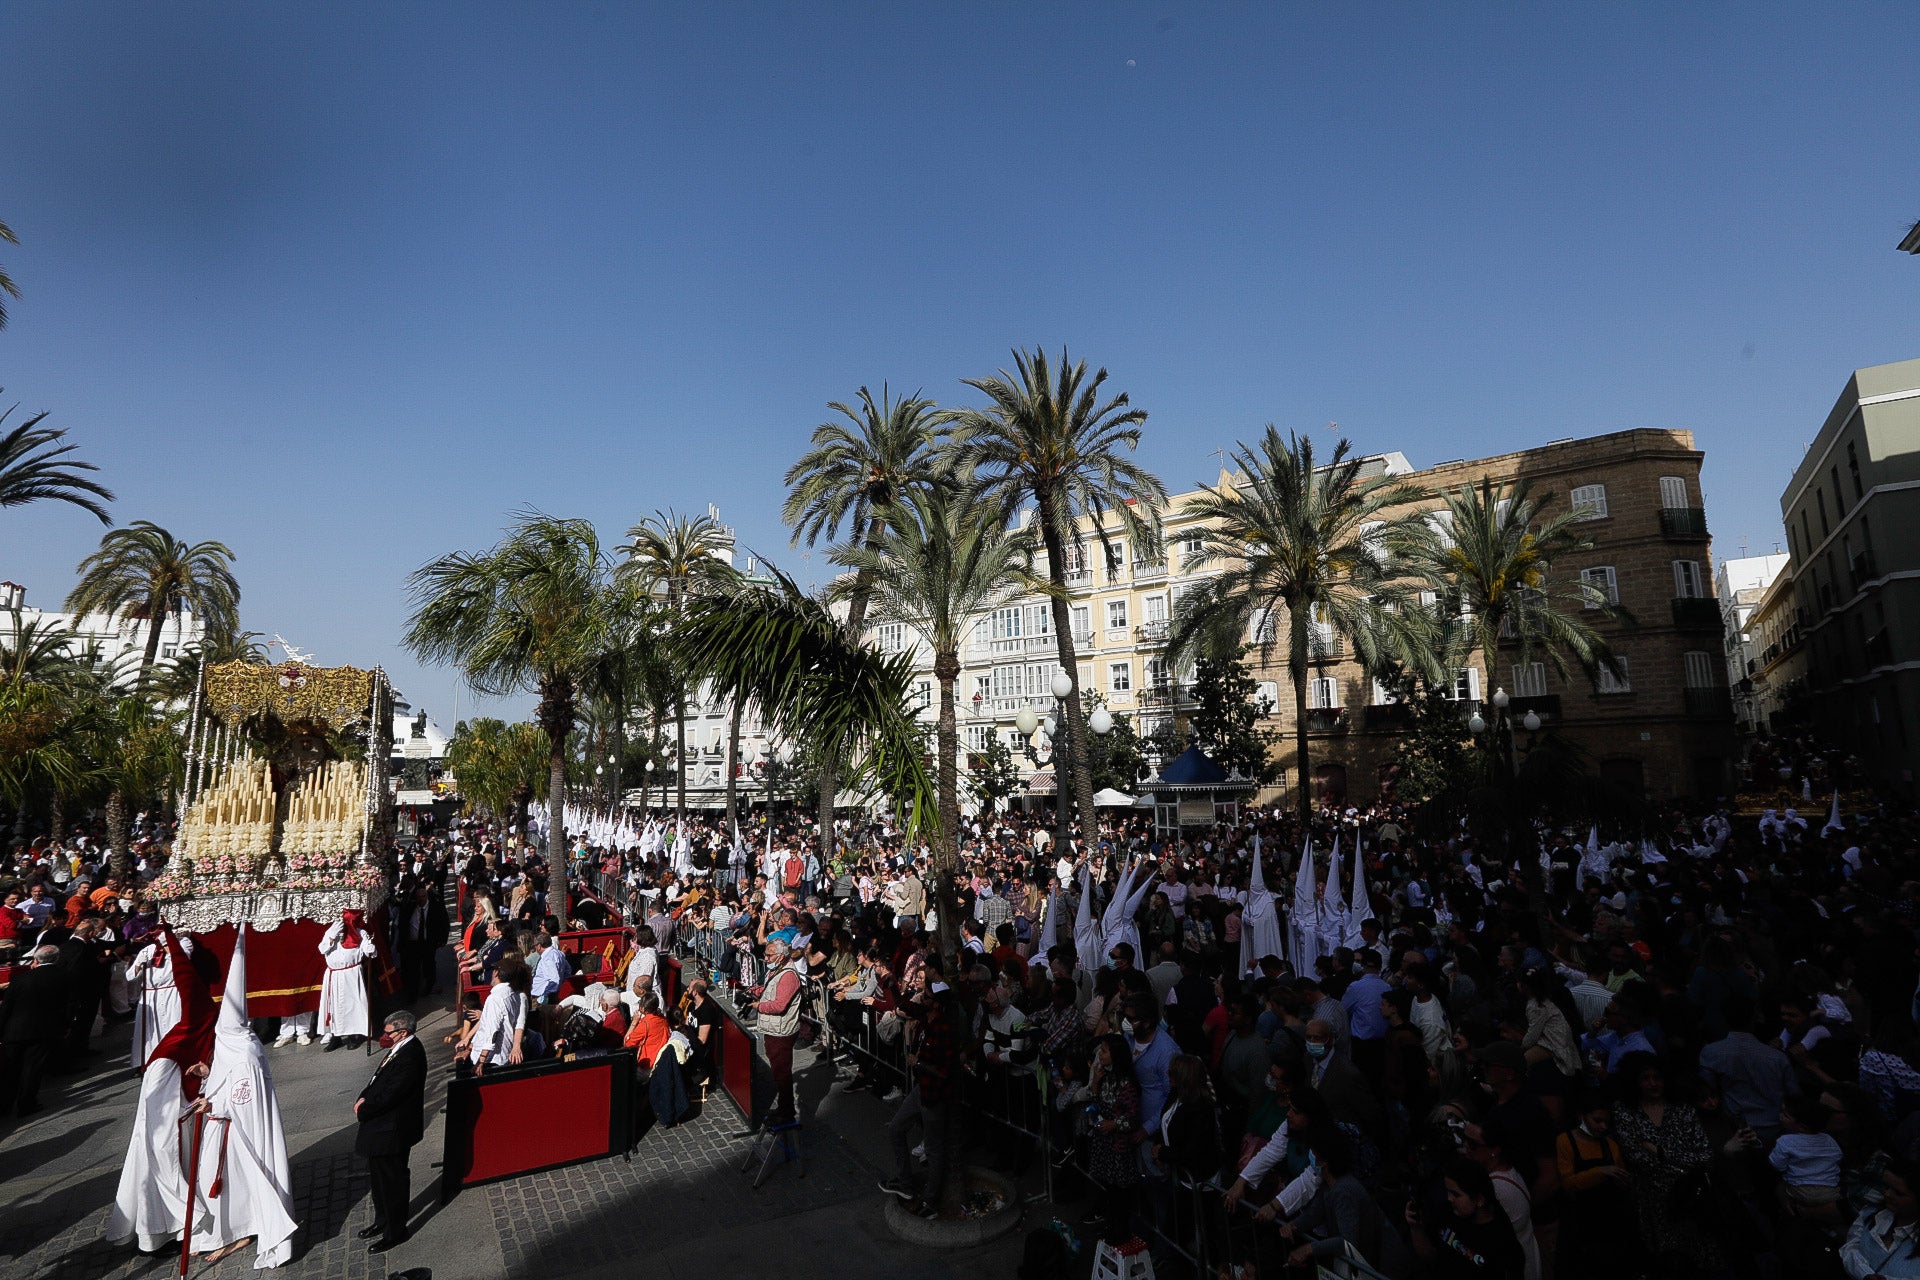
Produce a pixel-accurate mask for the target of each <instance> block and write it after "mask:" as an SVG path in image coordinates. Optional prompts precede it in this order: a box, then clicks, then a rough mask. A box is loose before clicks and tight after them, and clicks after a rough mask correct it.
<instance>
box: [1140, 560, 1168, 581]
mask: <svg viewBox="0 0 1920 1280" xmlns="http://www.w3.org/2000/svg"><path fill="white" fill-rule="evenodd" d="M1166 576H1167V562H1166V561H1165V560H1135V561H1134V562H1133V580H1134V581H1135V582H1153V581H1156V580H1158V579H1161V578H1164V577H1166Z"/></svg>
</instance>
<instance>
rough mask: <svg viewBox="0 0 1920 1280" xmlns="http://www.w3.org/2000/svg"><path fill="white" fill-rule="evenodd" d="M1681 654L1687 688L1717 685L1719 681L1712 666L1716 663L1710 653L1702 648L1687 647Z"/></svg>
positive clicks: (1708, 687) (1703, 687)
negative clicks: (1684, 665) (1684, 666)
mask: <svg viewBox="0 0 1920 1280" xmlns="http://www.w3.org/2000/svg"><path fill="white" fill-rule="evenodd" d="M1681 656H1682V661H1683V662H1684V663H1685V664H1686V672H1687V688H1689V689H1712V688H1716V687H1718V686H1719V684H1720V681H1719V680H1718V679H1716V678H1715V676H1714V667H1715V666H1717V665H1718V664H1717V663H1715V662H1714V660H1713V655H1712V654H1711V653H1708V652H1707V651H1706V650H1704V649H1689V650H1687V652H1686V653H1685V654H1683V655H1681Z"/></svg>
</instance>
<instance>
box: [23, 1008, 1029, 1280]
mask: <svg viewBox="0 0 1920 1280" xmlns="http://www.w3.org/2000/svg"><path fill="white" fill-rule="evenodd" d="M445 1023H446V1014H445V1013H444V1012H443V1011H442V1012H434V1013H430V1014H427V1013H423V1021H422V1038H423V1039H425V1040H426V1041H427V1043H428V1044H429V1045H433V1044H435V1043H436V1042H437V1040H438V1038H439V1032H440V1031H441V1030H443V1029H444V1025H445ZM99 1043H101V1044H102V1045H103V1046H105V1045H108V1043H109V1041H108V1039H107V1038H106V1037H105V1036H104V1035H103V1036H102V1038H101V1039H100V1041H99ZM269 1060H270V1062H271V1063H272V1065H273V1071H274V1079H275V1085H276V1088H277V1091H278V1093H279V1096H280V1105H281V1114H282V1119H283V1123H284V1124H285V1126H286V1129H287V1143H288V1149H289V1151H290V1152H291V1165H292V1170H293V1180H294V1198H295V1201H296V1208H295V1216H296V1218H297V1219H298V1220H299V1222H300V1233H299V1235H298V1236H297V1237H296V1238H295V1257H294V1260H293V1262H292V1263H291V1264H289V1265H288V1266H287V1267H285V1268H283V1269H281V1270H280V1271H277V1272H275V1273H273V1274H274V1275H276V1276H284V1277H300V1278H302V1280H362V1278H363V1277H364V1278H367V1280H378V1278H379V1277H384V1276H388V1275H395V1274H398V1273H402V1272H405V1271H408V1270H409V1269H422V1270H426V1271H429V1272H430V1273H431V1275H432V1276H433V1277H434V1280H495V1278H497V1277H503V1276H505V1277H520V1276H527V1277H539V1278H540V1280H601V1278H602V1277H605V1278H606V1280H612V1278H613V1277H615V1276H618V1277H621V1280H628V1278H629V1277H631V1276H632V1275H633V1274H635V1270H636V1268H637V1267H644V1269H645V1274H646V1275H647V1276H648V1277H649V1280H681V1278H686V1280H693V1278H695V1277H698V1278H700V1280H706V1278H707V1277H710V1276H713V1275H738V1276H748V1277H754V1276H760V1275H767V1274H775V1273H778V1274H780V1275H782V1276H783V1277H787V1280H809V1278H810V1277H814V1276H820V1277H826V1276H829V1275H830V1276H833V1277H835V1278H836V1280H843V1278H844V1277H849V1276H852V1277H861V1276H867V1275H887V1276H889V1277H891V1278H892V1280H957V1278H958V1277H968V1278H969V1280H972V1278H973V1277H996V1276H1008V1275H1011V1274H1012V1273H1013V1267H1014V1260H1015V1259H1017V1257H1018V1255H1019V1247H1018V1239H1019V1236H1018V1234H1017V1233H1016V1234H1015V1235H1014V1236H1012V1237H1008V1238H1006V1239H1003V1240H1002V1241H1001V1242H999V1243H997V1244H995V1245H989V1246H985V1247H983V1248H982V1249H977V1250H972V1251H965V1252H960V1253H953V1254H940V1253H934V1252H930V1251H927V1250H924V1249H917V1248H914V1247H911V1246H908V1245H906V1244H903V1243H902V1242H901V1241H899V1240H898V1239H897V1238H895V1237H894V1236H892V1235H891V1233H890V1232H888V1230H887V1228H886V1226H885V1221H884V1215H883V1205H884V1197H882V1196H881V1195H880V1194H879V1193H878V1192H877V1190H876V1189H875V1186H874V1184H875V1182H876V1181H877V1180H878V1179H879V1178H880V1177H881V1176H882V1170H881V1168H880V1167H879V1166H880V1165H882V1164H884V1163H885V1162H886V1160H887V1158H888V1157H887V1156H886V1154H885V1152H886V1137H885V1124H886V1119H887V1117H888V1115H890V1114H891V1111H892V1108H891V1107H889V1106H885V1105H883V1104H880V1103H878V1102H876V1101H875V1100H874V1099H873V1098H872V1097H871V1096H869V1095H857V1096H856V1095H848V1094H844V1093H841V1092H839V1091H837V1090H833V1089H831V1088H830V1085H831V1081H832V1069H831V1067H830V1066H829V1065H828V1064H826V1063H824V1062H822V1061H820V1060H819V1059H818V1057H817V1056H816V1055H815V1054H813V1053H811V1052H808V1051H805V1050H802V1051H801V1052H800V1053H799V1054H797V1055H796V1062H795V1066H796V1078H797V1080H798V1082H799V1094H800V1101H801V1107H802V1113H803V1115H804V1117H805V1120H806V1128H805V1130H804V1137H803V1139H802V1141H803V1144H804V1163H805V1174H804V1176H802V1175H801V1171H800V1170H799V1169H797V1168H793V1167H776V1168H775V1169H774V1170H773V1172H772V1174H771V1175H770V1177H769V1178H768V1179H767V1182H766V1184H765V1185H764V1186H763V1187H762V1188H760V1189H759V1190H757V1191H756V1190H755V1189H754V1188H753V1185H752V1182H753V1180H752V1177H751V1176H750V1175H749V1174H746V1173H742V1172H741V1165H742V1163H743V1161H744V1160H745V1158H746V1155H747V1152H748V1150H749V1149H750V1148H751V1146H752V1143H751V1140H749V1139H745V1138H742V1137H740V1136H739V1134H740V1132H741V1130H742V1128H743V1125H742V1121H741V1118H740V1115H739V1113H738V1112H737V1111H735V1110H734V1109H733V1107H732V1105H731V1104H730V1103H728V1102H727V1101H725V1099H724V1097H723V1095H721V1094H720V1093H719V1092H718V1091H715V1093H714V1094H713V1095H712V1097H711V1099H710V1100H709V1102H708V1103H707V1105H706V1106H705V1107H704V1108H703V1110H702V1113H701V1114H700V1115H698V1116H697V1117H695V1118H693V1119H691V1120H689V1121H687V1122H685V1123H683V1124H681V1125H679V1126H677V1127H675V1128H673V1129H660V1128H655V1129H654V1130H652V1131H651V1132H650V1133H648V1134H647V1135H646V1136H645V1137H644V1138H643V1139H642V1141H641V1144H640V1147H639V1149H638V1151H637V1152H636V1153H635V1155H634V1158H633V1159H632V1161H631V1162H628V1161H626V1160H623V1159H620V1158H618V1157H615V1158H613V1159H610V1160H600V1161H595V1162H591V1163H588V1164H582V1165H575V1166H572V1167H570V1168H566V1169H559V1170H553V1171H550V1172H547V1173H539V1174H529V1175H527V1176H525V1177H522V1178H514V1179H510V1180H507V1181H503V1182H498V1183H494V1184H491V1185H488V1186H483V1187H475V1188H470V1189H468V1190H467V1191H465V1192H463V1193H461V1194H460V1195H459V1196H457V1197H456V1198H455V1199H454V1200H453V1201H452V1203H450V1204H448V1205H446V1206H444V1207H443V1206H440V1205H439V1204H438V1201H437V1196H438V1190H439V1177H438V1175H439V1169H438V1161H439V1158H440V1151H441V1144H442V1142H443V1140H444V1138H443V1125H442V1121H441V1118H440V1111H441V1106H442V1102H443V1099H444V1077H443V1076H441V1074H440V1073H439V1072H435V1073H434V1078H435V1079H436V1080H438V1081H440V1082H441V1086H440V1087H438V1088H433V1089H431V1090H430V1092H429V1095H428V1115H429V1121H428V1128H427V1133H426V1138H425V1141H423V1142H422V1143H421V1144H420V1146H418V1147H416V1148H415V1149H414V1160H413V1191H414V1200H413V1206H414V1213H415V1219H414V1236H413V1239H412V1240H410V1241H409V1242H408V1243H407V1244H405V1245H404V1246H402V1247H401V1248H399V1249H396V1250H394V1251H393V1252H391V1253H389V1254H385V1255H377V1256H376V1255H373V1254H370V1253H368V1252H367V1248H366V1245H365V1243H364V1242H362V1241H360V1240H358V1239H356V1238H355V1236H354V1232H356V1231H357V1230H358V1229H360V1228H361V1227H363V1226H365V1225H367V1223H368V1222H369V1221H370V1220H371V1219H370V1216H369V1214H370V1208H369V1205H368V1202H367V1183H366V1175H365V1172H364V1168H363V1166H361V1165H360V1164H359V1163H358V1162H356V1161H355V1160H354V1159H353V1157H352V1155H351V1152H352V1143H353V1124H352V1121H351V1119H350V1114H351V1106H352V1101H353V1098H354V1096H355V1095H356V1094H357V1093H358V1092H359V1090H360V1087H361V1085H362V1084H363V1083H364V1082H365V1079H366V1077H367V1075H368V1073H369V1071H370V1070H371V1067H370V1064H369V1063H368V1062H367V1061H366V1060H365V1059H364V1058H363V1056H362V1055H360V1054H358V1053H333V1054H321V1053H320V1052H319V1051H318V1050H317V1049H299V1048H295V1047H288V1048H284V1049H272V1050H270V1051H269ZM135 1092H136V1091H135V1080H134V1076H133V1074H132V1072H131V1071H128V1070H126V1069H125V1067H124V1062H122V1064H121V1065H118V1066H113V1065H107V1064H104V1063H103V1064H102V1065H101V1066H99V1067H98V1068H96V1069H95V1070H94V1071H92V1072H91V1073H90V1074H88V1075H86V1076H83V1077H69V1078H67V1079H66V1080H63V1081H61V1082H60V1083H59V1084H58V1086H57V1087H53V1088H50V1089H49V1090H48V1092H47V1094H46V1095H45V1101H46V1102H47V1103H48V1110H47V1111H46V1112H44V1113H43V1114H41V1115H39V1116H35V1117H34V1118H33V1119H31V1120H28V1121H25V1122H21V1123H19V1124H12V1123H11V1122H0V1265H4V1266H5V1267H6V1274H7V1275H9V1276H20V1277H23V1278H26V1277H31V1278H33V1280H41V1278H42V1277H44V1278H46V1280H69V1278H71V1280H96V1278H101V1280H104V1278H107V1277H111V1278H112V1280H125V1278H134V1277H138V1278H141V1280H159V1278H160V1277H164V1276H168V1275H172V1274H174V1272H175V1269H176V1268H177V1266H178V1256H177V1255H169V1256H166V1257H153V1258H146V1257H141V1256H140V1255H138V1254H136V1253H134V1252H133V1250H132V1248H131V1246H116V1245H111V1244H109V1243H107V1241H106V1240H105V1238H104V1233H105V1230H106V1221H107V1213H108V1209H109V1208H110V1206H111V1204H112V1200H113V1195H114V1188H115V1186H116V1185H117V1183H118V1181H119V1176H120V1166H121V1162H122V1160H123V1158H124V1153H125V1149H126V1140H127V1126H128V1124H129V1123H130V1122H131V1119H132V1114H133V1106H134V1101H135ZM191 1274H192V1275H193V1276H194V1277H195V1278H196V1280H239V1277H242V1276H249V1275H258V1274H260V1273H257V1272H255V1271H254V1269H253V1250H252V1248H251V1247H248V1248H245V1249H242V1250H241V1251H240V1252H238V1253H236V1254H235V1255H233V1256H232V1257H230V1258H228V1259H226V1260H225V1261H223V1262H222V1263H220V1264H218V1265H217V1266H210V1265H208V1264H206V1263H204V1262H201V1261H198V1260H196V1261H195V1262H194V1264H193V1266H192V1269H191Z"/></svg>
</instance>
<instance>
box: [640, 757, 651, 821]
mask: <svg viewBox="0 0 1920 1280" xmlns="http://www.w3.org/2000/svg"><path fill="white" fill-rule="evenodd" d="M640 816H641V817H643V818H651V817H653V757H652V756H648V757H647V763H646V781H645V783H644V784H643V785H642V786H641V788H640Z"/></svg>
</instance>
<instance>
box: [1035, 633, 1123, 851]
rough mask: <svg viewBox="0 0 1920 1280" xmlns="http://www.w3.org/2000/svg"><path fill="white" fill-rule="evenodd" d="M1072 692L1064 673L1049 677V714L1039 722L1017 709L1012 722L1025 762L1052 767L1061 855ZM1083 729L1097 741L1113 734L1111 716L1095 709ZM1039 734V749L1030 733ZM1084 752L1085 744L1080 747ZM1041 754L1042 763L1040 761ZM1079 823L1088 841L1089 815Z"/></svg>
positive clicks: (1071, 747)
mask: <svg viewBox="0 0 1920 1280" xmlns="http://www.w3.org/2000/svg"><path fill="white" fill-rule="evenodd" d="M1072 692H1073V681H1072V680H1071V679H1070V678H1069V677H1068V676H1067V673H1066V672H1065V671H1056V672H1054V673H1053V702H1054V707H1053V710H1052V711H1051V712H1050V713H1048V715H1047V718H1046V719H1045V720H1044V721H1043V720H1041V719H1040V717H1039V714H1038V713H1037V712H1035V711H1034V709H1033V708H1032V707H1030V706H1029V707H1022V708H1020V714H1019V715H1017V716H1015V717H1014V718H1013V723H1014V725H1015V727H1017V728H1018V729H1019V730H1020V736H1021V737H1022V738H1024V739H1025V740H1026V741H1025V745H1024V746H1023V747H1022V748H1021V750H1022V752H1023V754H1025V756H1026V757H1027V759H1028V760H1030V761H1032V762H1033V764H1034V766H1035V767H1036V768H1040V767H1044V766H1046V765H1048V764H1051V765H1052V766H1053V813H1054V840H1055V842H1056V843H1055V849H1056V851H1057V852H1058V853H1060V854H1064V853H1065V852H1066V850H1067V847H1068V846H1067V786H1068V782H1067V776H1066V775H1067V774H1068V773H1070V772H1072V770H1073V762H1074V749H1075V744H1074V741H1073V732H1072V724H1071V722H1070V721H1069V720H1068V719H1067V695H1068V694H1070V693H1072ZM1087 728H1088V729H1090V730H1092V731H1093V732H1094V733H1096V734H1098V735H1099V736H1101V737H1103V738H1104V737H1105V736H1106V735H1107V734H1109V733H1111V732H1113V713H1112V712H1110V711H1108V710H1107V709H1106V708H1105V707H1095V708H1094V711H1093V714H1092V715H1090V716H1088V717H1087ZM1036 729H1038V730H1039V731H1040V743H1041V745H1040V747H1039V748H1035V746H1034V745H1033V734H1034V730H1036ZM1056 738H1057V739H1058V740H1057V741H1056ZM1080 749H1081V750H1083V751H1084V750H1085V749H1086V747H1085V744H1084V743H1082V744H1080ZM1042 750H1045V751H1046V753H1047V758H1046V759H1044V760H1043V759H1041V758H1040V752H1041V751H1042ZM1080 821H1081V823H1082V824H1083V827H1084V833H1085V834H1086V835H1087V836H1088V837H1089V838H1091V837H1092V834H1093V815H1092V814H1090V813H1083V814H1081V815H1080Z"/></svg>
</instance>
